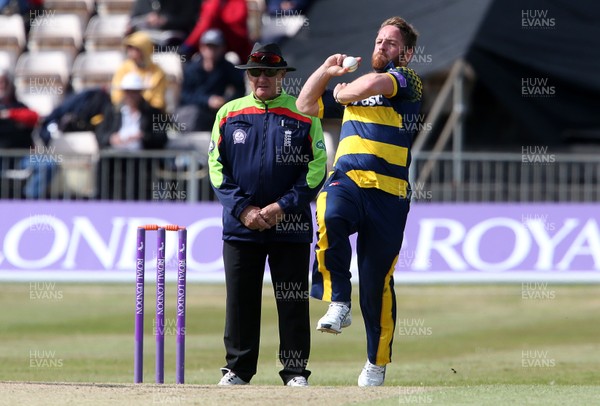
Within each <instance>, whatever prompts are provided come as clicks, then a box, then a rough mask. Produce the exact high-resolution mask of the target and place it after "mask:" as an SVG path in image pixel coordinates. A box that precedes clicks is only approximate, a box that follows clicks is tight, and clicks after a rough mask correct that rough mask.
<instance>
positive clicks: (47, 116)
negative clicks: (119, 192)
mask: <svg viewBox="0 0 600 406" xmlns="http://www.w3.org/2000/svg"><path fill="white" fill-rule="evenodd" d="M79 3H80V4H79ZM65 5H66V6H65ZM90 5H91V6H92V7H90ZM308 6H309V1H308V0H296V1H286V0H169V1H167V0H123V1H122V2H121V3H120V2H118V1H115V0H111V1H102V0H99V1H95V2H94V1H89V0H81V1H80V2H78V1H69V2H63V1H59V0H54V1H50V0H48V1H45V2H44V1H41V0H0V171H2V172H6V170H13V169H21V170H28V176H29V181H30V183H33V184H35V188H34V187H30V188H29V189H30V190H31V193H30V195H27V192H26V190H27V188H25V189H24V190H25V192H24V196H25V197H30V198H36V197H42V196H43V194H44V192H43V190H44V186H45V183H47V182H49V181H50V180H51V178H52V176H53V174H54V172H55V171H56V169H57V168H56V167H57V166H58V165H59V164H60V163H56V162H53V163H50V164H48V165H44V166H43V167H41V165H36V166H35V167H33V168H32V167H31V164H28V163H27V162H26V161H27V160H23V161H22V162H19V161H13V162H12V163H11V164H10V165H9V164H7V160H4V161H5V162H4V163H3V162H2V161H3V157H2V152H1V151H2V150H7V149H27V148H41V149H39V150H38V149H36V150H34V151H36V153H38V152H37V151H42V152H43V151H44V148H49V147H50V146H52V145H54V144H57V143H56V140H57V139H60V138H61V137H63V136H64V135H65V134H66V133H69V132H77V133H79V132H88V133H89V132H93V133H94V135H95V140H96V142H97V148H98V149H100V150H106V149H111V150H118V151H139V150H146V149H164V148H170V147H171V146H173V145H184V146H185V145H187V144H185V143H183V144H182V143H181V142H177V140H179V141H180V140H181V138H184V137H186V135H187V134H194V133H197V132H207V131H210V130H211V129H212V126H213V122H214V118H215V115H216V112H217V110H218V109H219V108H220V107H221V106H222V105H223V104H224V103H226V102H227V101H229V100H232V99H235V98H238V97H241V96H242V95H244V94H246V92H247V84H246V82H245V79H244V76H243V72H242V71H241V70H238V69H235V68H234V65H235V64H239V63H243V62H245V61H246V59H247V58H248V55H249V54H250V51H251V49H252V45H253V43H254V42H257V41H258V42H264V41H276V42H281V41H284V40H285V38H286V37H288V36H290V35H291V34H290V29H289V27H290V25H295V26H298V27H301V24H298V23H297V20H298V19H300V21H301V19H303V18H305V16H304V14H305V12H306V10H307V8H308ZM63 15H77V17H78V19H79V21H80V22H81V30H80V31H79V34H77V32H76V31H77V30H75V34H72V33H69V32H67V30H66V28H65V27H66V24H62V23H60V24H59V23H56V24H54V25H53V22H55V21H59V20H58V18H59V16H63ZM19 21H20V22H19ZM60 21H63V20H60ZM64 21H67V20H64ZM102 21H107V22H106V23H105V25H107V27H108V28H107V29H105V30H104V32H106V33H107V34H106V37H107V38H108V37H112V38H114V37H115V35H116V36H117V39H118V42H116V43H115V42H114V41H113V42H112V43H111V42H110V41H108V40H107V41H105V42H104V43H103V42H102V41H101V40H102V38H100V36H101V35H103V34H101V33H94V32H92V26H93V27H97V26H100V25H101V22H102ZM119 21H124V22H125V23H124V24H118V22H119ZM15 22H16V23H15ZM288 22H289V23H288ZM11 24H15V25H14V26H15V27H17V28H19V29H18V30H16V31H20V29H21V27H22V30H23V36H24V38H22V39H21V40H20V39H19V38H20V36H19V35H18V33H17V34H15V35H14V36H15V38H14V39H15V40H14V41H12V42H11V40H12V39H13V38H11V35H12V34H11V32H8V31H9V28H8V27H9V26H10V25H11ZM2 26H4V27H5V29H2ZM278 27H279V28H280V29H278ZM44 29H46V31H44ZM59 32H62V33H63V35H64V38H62V39H60V40H55V41H50V40H49V39H50V37H52V36H53V35H58V34H57V33H59ZM98 32H100V31H98ZM292 34H293V33H292ZM78 35H79V37H81V38H80V41H79V42H78V41H77V38H78ZM70 36H72V37H73V41H67V40H70V39H71V37H70ZM45 40H46V41H45ZM21 42H22V44H20V43H21ZM102 44H104V45H102ZM9 45H10V46H9ZM57 52H58V53H63V54H64V58H65V60H67V61H68V66H69V68H70V69H69V72H67V74H66V75H63V76H65V77H66V78H67V79H66V80H61V79H60V78H59V79H58V80H57V79H56V78H50V75H51V74H53V73H55V72H56V71H58V70H59V68H58V67H56V66H49V65H52V63H50V62H48V63H46V62H44V60H43V59H42V60H38V61H41V62H36V63H34V62H29V63H27V62H28V60H29V61H31V60H34V59H32V57H34V56H40V55H49V54H56V53H57ZM92 54H103V55H114V54H117V61H118V63H116V64H115V65H114V66H115V68H114V69H112V70H110V71H109V72H108V75H107V74H104V76H101V75H99V74H98V72H97V71H98V70H99V68H101V67H102V66H101V65H103V64H102V63H96V64H92V66H91V67H88V68H80V71H79V72H78V74H79V76H80V77H78V79H79V81H80V82H81V83H79V84H78V86H75V85H74V84H75V83H74V82H75V80H74V72H75V66H85V65H82V64H80V63H79V64H78V60H79V59H80V57H82V56H84V55H85V56H90V55H92ZM60 56H63V55H60ZM32 65H33V66H32ZM44 68H46V69H45V70H44ZM53 69H54V72H53ZM86 69H87V70H86ZM86 75H87V76H86ZM94 75H95V76H94ZM82 83H83V85H82ZM108 164H110V162H100V167H101V166H102V165H108ZM202 164H203V163H201V165H202ZM110 171H111V172H114V168H112V169H110ZM111 176H112V175H111ZM40 185H41V187H40Z"/></svg>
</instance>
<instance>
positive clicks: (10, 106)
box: [0, 70, 58, 199]
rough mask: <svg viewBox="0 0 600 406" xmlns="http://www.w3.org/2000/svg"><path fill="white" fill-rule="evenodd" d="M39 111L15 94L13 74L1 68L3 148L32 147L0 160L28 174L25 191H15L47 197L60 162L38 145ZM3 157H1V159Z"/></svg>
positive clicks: (0, 139) (0, 135) (0, 143)
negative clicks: (10, 159)
mask: <svg viewBox="0 0 600 406" xmlns="http://www.w3.org/2000/svg"><path fill="white" fill-rule="evenodd" d="M38 120H39V115H38V114H37V113H36V112H35V111H33V110H31V109H29V108H27V106H25V105H24V104H23V103H21V102H20V101H18V100H17V98H16V97H15V89H14V84H13V80H12V77H11V75H10V73H9V72H8V71H5V70H4V71H0V149H4V148H6V149H10V148H19V149H27V150H29V154H28V155H27V156H25V157H24V158H22V159H19V160H18V161H13V162H8V164H6V163H5V164H2V163H0V168H2V169H17V170H23V171H24V172H26V173H27V175H28V178H27V182H26V183H25V187H24V188H23V191H22V192H21V191H20V190H19V191H15V192H14V193H15V194H17V195H18V196H19V197H27V198H31V199H37V198H40V197H44V196H45V195H46V191H47V189H48V185H49V184H50V181H51V180H52V177H53V176H54V174H55V173H56V171H57V169H58V168H57V164H56V163H55V162H54V161H53V160H51V159H44V158H43V155H45V149H44V148H43V147H42V149H41V150H38V149H35V152H34V153H33V154H32V152H31V148H34V147H35V143H34V140H33V131H34V129H35V126H36V125H37V122H38ZM0 160H1V159H0Z"/></svg>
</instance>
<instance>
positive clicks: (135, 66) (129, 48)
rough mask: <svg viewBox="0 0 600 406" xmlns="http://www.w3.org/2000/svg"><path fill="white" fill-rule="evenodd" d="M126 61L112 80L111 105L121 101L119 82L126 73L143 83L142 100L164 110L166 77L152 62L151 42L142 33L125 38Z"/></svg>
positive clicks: (121, 93) (121, 94)
mask: <svg viewBox="0 0 600 406" xmlns="http://www.w3.org/2000/svg"><path fill="white" fill-rule="evenodd" d="M123 44H124V45H125V47H126V48H125V49H126V53H127V59H126V60H125V61H124V62H123V64H122V65H121V66H120V67H119V68H118V69H117V71H116V72H115V74H114V76H113V79H112V87H113V90H112V92H111V99H112V102H113V104H119V103H121V102H122V101H123V96H124V93H123V92H122V91H121V90H120V85H121V81H122V80H123V78H124V77H125V75H127V74H128V73H131V72H133V73H136V74H138V75H139V76H140V77H141V78H142V80H143V81H144V86H145V90H144V92H143V93H142V94H143V96H144V99H146V101H147V102H148V103H150V105H151V106H152V107H155V108H157V109H161V110H162V109H164V108H165V92H166V89H167V76H166V74H165V72H164V71H163V70H162V69H161V68H160V66H158V65H156V64H155V63H154V62H153V61H152V53H153V51H154V48H153V44H152V40H151V39H150V37H149V36H148V34H146V33H145V32H143V31H138V32H135V33H133V34H131V35H129V36H127V37H125V39H124V41H123Z"/></svg>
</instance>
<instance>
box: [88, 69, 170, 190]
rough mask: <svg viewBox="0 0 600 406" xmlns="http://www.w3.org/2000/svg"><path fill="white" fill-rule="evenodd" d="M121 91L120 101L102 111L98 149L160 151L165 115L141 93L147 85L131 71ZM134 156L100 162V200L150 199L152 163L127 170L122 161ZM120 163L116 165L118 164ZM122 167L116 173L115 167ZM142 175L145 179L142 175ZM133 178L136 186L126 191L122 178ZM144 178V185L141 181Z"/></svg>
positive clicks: (124, 78) (163, 143)
mask: <svg viewBox="0 0 600 406" xmlns="http://www.w3.org/2000/svg"><path fill="white" fill-rule="evenodd" d="M119 88H120V90H121V91H122V92H123V98H122V101H121V102H119V103H116V104H115V105H111V106H109V107H108V108H107V109H106V111H105V112H104V114H103V116H104V119H103V120H102V123H101V124H100V125H99V126H98V127H97V128H96V137H97V139H98V145H99V146H100V148H111V149H114V150H121V151H139V150H142V149H161V148H164V146H165V145H166V143H167V133H166V126H165V125H155V123H162V121H163V120H162V118H163V117H165V114H164V112H163V111H162V110H160V109H157V108H155V107H153V106H151V105H150V103H148V102H147V101H146V100H145V99H144V97H143V92H144V91H145V90H146V85H145V83H144V80H143V78H142V77H141V76H139V75H138V74H137V73H134V72H131V73H128V74H126V75H125V76H123V78H122V79H121V82H120V85H119ZM127 159H129V160H131V159H133V157H124V158H119V157H114V158H104V159H102V160H100V163H99V168H98V174H99V176H100V179H99V182H98V185H99V189H100V191H101V196H100V197H101V198H103V197H105V196H108V197H109V198H111V199H119V200H122V199H131V198H133V199H139V198H140V197H143V196H144V195H145V196H149V195H150V189H151V182H152V177H151V176H150V174H151V161H150V160H140V161H139V163H137V162H136V164H135V165H133V168H134V169H133V171H131V170H128V169H129V166H127V165H125V162H124V161H125V160H127ZM119 160H121V161H122V162H121V163H120V165H117V163H118V161H119ZM117 167H119V168H121V170H120V171H117V170H116V168H117ZM142 173H143V175H144V176H141V175H142ZM127 177H129V179H132V181H133V183H132V185H135V186H136V187H135V188H133V190H131V189H127V183H126V182H125V179H126V178H127ZM143 179H145V180H146V182H143Z"/></svg>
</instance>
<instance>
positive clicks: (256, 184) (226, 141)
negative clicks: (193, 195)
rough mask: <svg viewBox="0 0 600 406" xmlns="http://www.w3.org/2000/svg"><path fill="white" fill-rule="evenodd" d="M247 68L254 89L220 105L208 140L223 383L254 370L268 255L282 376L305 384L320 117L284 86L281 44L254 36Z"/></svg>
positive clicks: (321, 173) (321, 162)
mask: <svg viewBox="0 0 600 406" xmlns="http://www.w3.org/2000/svg"><path fill="white" fill-rule="evenodd" d="M236 68H238V69H244V70H245V71H246V75H247V78H248V82H249V85H250V89H251V90H252V92H251V94H249V95H247V96H245V97H242V98H239V99H235V100H232V101H230V102H229V103H227V104H225V105H224V106H223V107H222V108H221V109H220V110H219V111H218V112H217V117H216V120H215V123H214V126H213V131H212V139H211V144H210V147H209V168H210V180H211V183H212V186H213V188H214V190H215V192H216V195H217V197H218V198H219V201H220V202H221V204H222V205H223V262H224V265H225V282H226V289H227V302H226V321H225V336H224V342H225V349H226V352H227V355H226V360H227V365H226V366H225V367H224V368H222V369H221V371H222V373H223V377H222V379H221V381H220V382H219V385H244V384H247V383H248V382H250V380H251V379H252V377H253V376H254V375H255V374H256V365H257V361H258V352H259V344H260V314H261V298H262V286H263V275H264V270H265V262H266V261H267V260H268V263H269V268H270V271H271V279H272V282H273V287H274V292H275V298H276V303H277V311H278V317H279V340H280V345H279V352H278V358H279V361H280V362H281V364H282V365H283V369H282V370H281V371H280V373H279V374H280V376H281V378H282V380H283V383H284V384H285V385H288V386H307V385H308V381H307V378H308V376H309V375H310V371H308V370H307V369H306V364H307V362H308V357H309V352H310V326H309V312H308V271H309V256H310V243H311V241H312V217H311V210H310V202H311V201H312V200H313V199H314V198H315V197H316V195H317V192H318V191H319V189H320V187H321V185H322V184H323V182H324V179H325V172H326V160H327V158H326V152H325V144H324V141H323V132H322V129H321V123H320V121H319V119H317V118H314V117H310V116H307V115H304V114H302V113H300V112H298V110H297V108H296V98H295V97H292V96H290V95H288V94H287V93H286V92H285V91H284V90H283V89H282V83H283V78H284V76H285V75H286V73H287V72H289V71H293V70H295V69H294V68H292V67H291V66H288V64H287V62H286V61H285V60H284V58H283V56H282V54H281V51H280V49H279V47H278V46H277V45H276V44H267V45H261V44H259V43H257V44H255V46H254V48H253V50H252V53H251V55H250V56H249V57H248V61H247V63H246V64H244V65H239V66H236Z"/></svg>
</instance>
